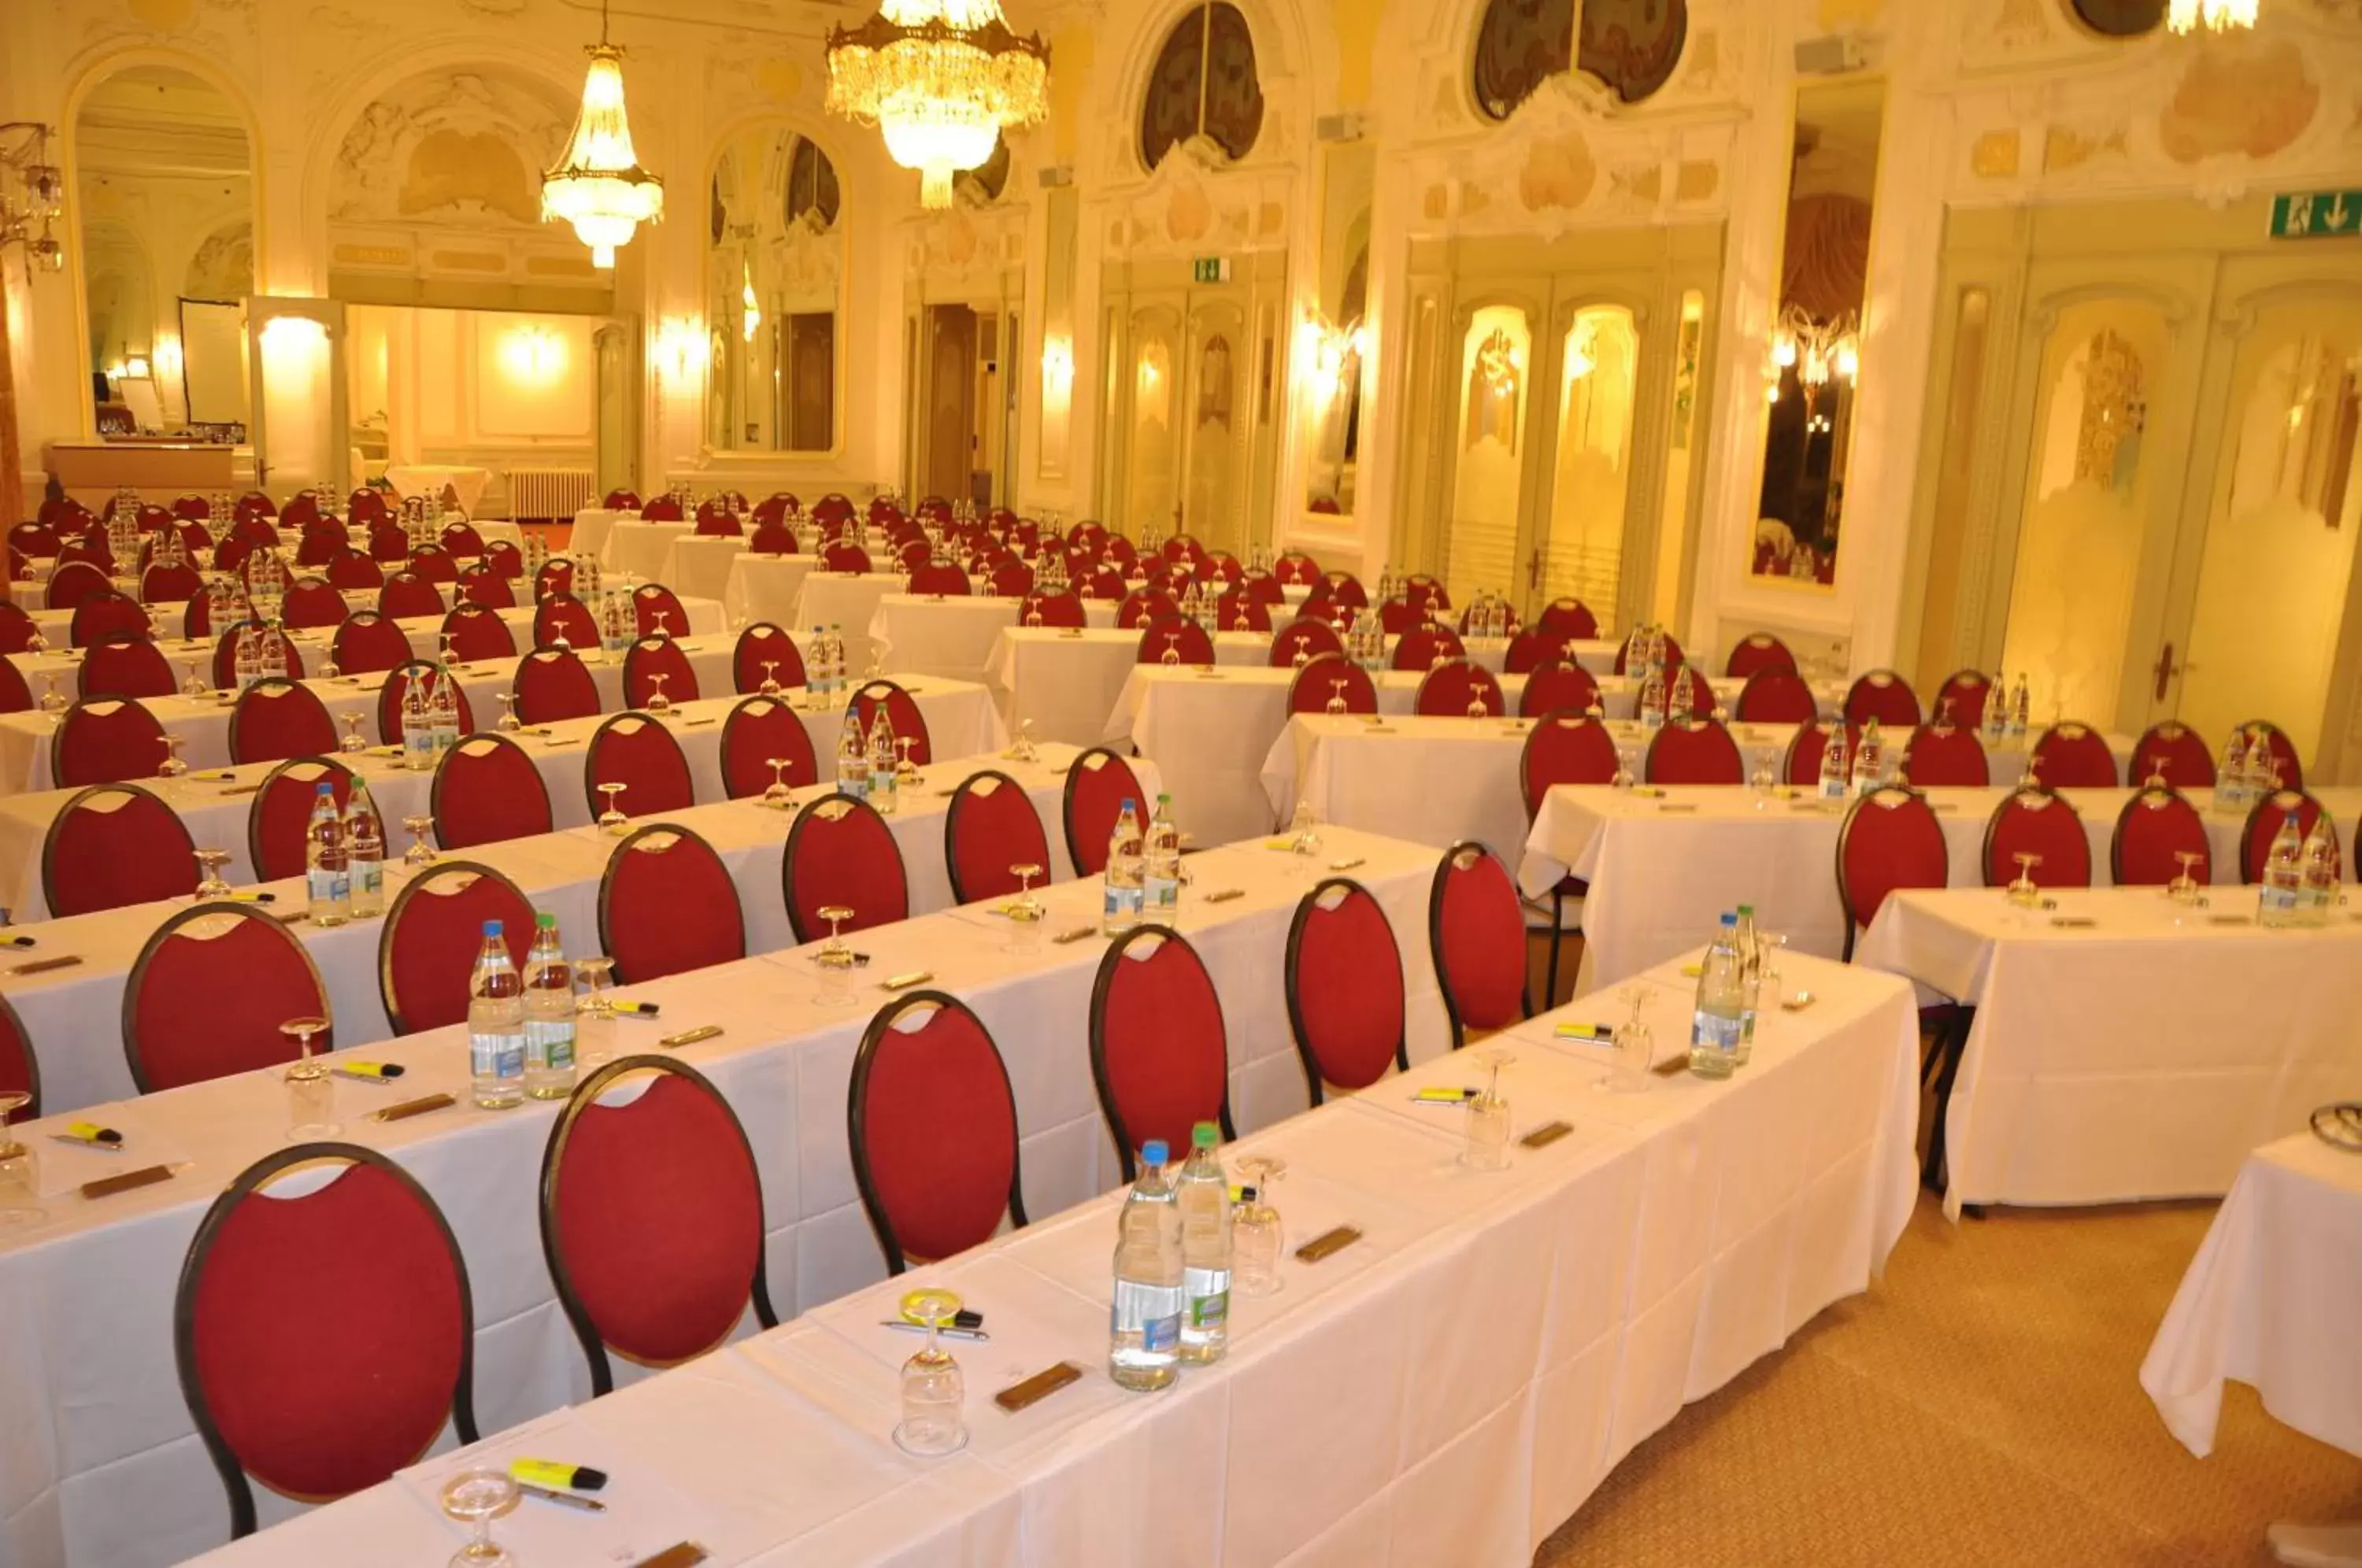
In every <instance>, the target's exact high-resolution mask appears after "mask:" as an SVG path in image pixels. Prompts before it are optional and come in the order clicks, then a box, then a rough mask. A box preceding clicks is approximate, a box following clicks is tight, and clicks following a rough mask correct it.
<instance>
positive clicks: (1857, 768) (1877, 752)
mask: <svg viewBox="0 0 2362 1568" xmlns="http://www.w3.org/2000/svg"><path fill="white" fill-rule="evenodd" d="M1885 771H1886V742H1885V741H1884V739H1882V737H1881V736H1880V734H1879V733H1878V721H1877V720H1876V719H1872V720H1871V721H1870V722H1869V723H1866V724H1864V725H1862V727H1861V745H1858V746H1856V747H1855V748H1854V754H1853V792H1854V793H1855V794H1856V795H1867V794H1869V793H1870V792H1871V790H1875V789H1877V788H1878V786H1879V785H1880V783H1881V782H1882V775H1883V774H1884V773H1885Z"/></svg>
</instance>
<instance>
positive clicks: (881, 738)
mask: <svg viewBox="0 0 2362 1568" xmlns="http://www.w3.org/2000/svg"><path fill="white" fill-rule="evenodd" d="M894 794H895V780H894V721H893V720H891V719H889V718H888V717H887V716H886V710H885V709H884V708H883V707H880V708H879V709H878V710H877V720H876V722H874V723H871V724H870V726H869V803H870V804H871V805H872V806H875V807H877V814H878V815H879V816H881V817H890V816H892V815H893V814H894Z"/></svg>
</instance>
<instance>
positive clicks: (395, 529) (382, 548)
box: [369, 521, 410, 567]
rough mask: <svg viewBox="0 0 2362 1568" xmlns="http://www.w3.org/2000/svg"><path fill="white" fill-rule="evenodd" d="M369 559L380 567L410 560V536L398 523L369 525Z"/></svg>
mask: <svg viewBox="0 0 2362 1568" xmlns="http://www.w3.org/2000/svg"><path fill="white" fill-rule="evenodd" d="M369 557H370V560H372V561H374V562H376V563H377V564H378V565H379V566H381V567H389V566H393V565H395V564H396V563H399V562H406V561H408V560H409V559H410V535H409V534H408V533H407V532H405V531H404V530H403V526H402V525H401V524H399V523H394V522H391V521H389V522H382V523H374V524H371V525H370V531H369Z"/></svg>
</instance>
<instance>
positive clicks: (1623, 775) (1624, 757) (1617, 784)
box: [1607, 740, 1640, 790]
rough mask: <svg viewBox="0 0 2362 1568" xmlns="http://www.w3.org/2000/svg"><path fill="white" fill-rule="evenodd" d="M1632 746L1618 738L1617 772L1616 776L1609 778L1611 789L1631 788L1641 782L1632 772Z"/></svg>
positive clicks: (1608, 783)
mask: <svg viewBox="0 0 2362 1568" xmlns="http://www.w3.org/2000/svg"><path fill="white" fill-rule="evenodd" d="M1632 762H1633V752H1632V748H1631V747H1630V746H1628V745H1625V744H1624V743H1623V742H1622V741H1621V740H1618V741H1617V743H1616V772H1615V775H1614V777H1612V778H1609V779H1608V780H1607V787H1608V788H1609V789H1611V790H1629V789H1632V788H1633V787H1634V786H1636V785H1638V784H1639V782H1640V780H1639V778H1637V777H1636V776H1635V775H1634V774H1633V772H1632Z"/></svg>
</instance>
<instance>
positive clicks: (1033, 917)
mask: <svg viewBox="0 0 2362 1568" xmlns="http://www.w3.org/2000/svg"><path fill="white" fill-rule="evenodd" d="M1009 874H1010V876H1012V877H1014V878H1017V897H1016V899H1015V900H1012V901H1011V902H1010V905H1009V907H1008V908H1007V909H1006V910H1004V911H1002V912H1003V913H1005V914H1006V915H1008V917H1009V941H1008V943H1007V944H1006V945H1005V946H1003V947H1002V949H1001V951H1002V952H1004V953H1014V954H1018V955H1027V954H1031V953H1033V952H1036V951H1038V950H1039V949H1040V947H1041V945H1042V922H1043V921H1045V920H1047V919H1048V918H1049V914H1050V911H1048V910H1046V909H1044V908H1043V907H1042V900H1039V899H1037V898H1035V897H1034V896H1033V878H1036V877H1039V876H1040V875H1042V867H1039V866H1034V865H1031V864H1025V865H1018V866H1011V867H1010V868H1009Z"/></svg>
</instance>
